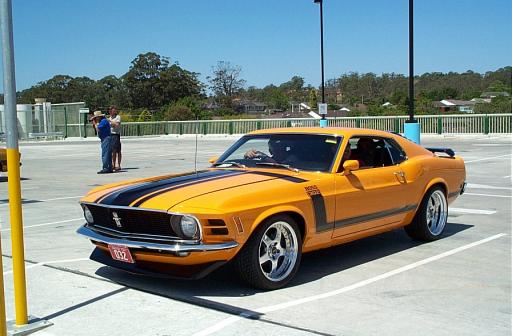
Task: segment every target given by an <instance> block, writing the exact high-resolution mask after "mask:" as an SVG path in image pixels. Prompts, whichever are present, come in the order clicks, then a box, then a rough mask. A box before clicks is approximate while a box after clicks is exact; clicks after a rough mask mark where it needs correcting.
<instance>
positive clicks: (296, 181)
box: [247, 171, 307, 183]
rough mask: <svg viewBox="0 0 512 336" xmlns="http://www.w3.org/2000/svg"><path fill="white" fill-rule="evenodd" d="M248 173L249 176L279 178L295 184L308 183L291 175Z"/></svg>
mask: <svg viewBox="0 0 512 336" xmlns="http://www.w3.org/2000/svg"><path fill="white" fill-rule="evenodd" d="M247 173H248V174H256V175H263V176H270V177H277V178H279V179H282V180H287V181H290V182H295V183H302V182H307V180H304V179H302V178H300V177H295V176H289V175H285V174H279V173H270V172H261V171H250V172H247Z"/></svg>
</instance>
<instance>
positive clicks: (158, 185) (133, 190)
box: [97, 170, 241, 206]
mask: <svg viewBox="0 0 512 336" xmlns="http://www.w3.org/2000/svg"><path fill="white" fill-rule="evenodd" d="M240 173H241V172H239V171H233V170H213V171H199V172H197V173H194V172H193V173H190V174H186V175H180V176H177V177H171V178H166V179H163V180H157V181H151V182H145V183H143V184H136V185H132V186H128V187H126V188H121V189H119V190H116V191H114V192H112V193H110V194H108V195H106V196H104V197H103V198H101V199H99V200H97V202H98V203H100V204H106V205H116V206H129V205H130V204H131V203H133V202H134V201H136V200H137V199H139V198H141V197H143V196H145V195H148V194H151V193H153V192H155V191H159V190H162V189H166V188H170V187H173V186H178V185H187V184H190V183H194V182H195V183H198V182H200V181H203V180H207V179H212V178H223V177H227V176H232V175H238V174H240Z"/></svg>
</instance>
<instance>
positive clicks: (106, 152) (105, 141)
mask: <svg viewBox="0 0 512 336" xmlns="http://www.w3.org/2000/svg"><path fill="white" fill-rule="evenodd" d="M92 125H93V126H94V128H95V129H96V132H97V133H98V138H100V140H101V162H102V163H103V168H102V169H101V170H100V171H99V172H98V174H108V173H112V149H111V146H110V141H111V138H110V123H109V122H108V120H107V119H105V114H103V113H102V112H101V111H94V116H93V117H92Z"/></svg>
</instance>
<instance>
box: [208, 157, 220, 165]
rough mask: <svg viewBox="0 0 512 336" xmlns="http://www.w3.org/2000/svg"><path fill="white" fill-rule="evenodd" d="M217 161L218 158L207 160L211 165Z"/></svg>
mask: <svg viewBox="0 0 512 336" xmlns="http://www.w3.org/2000/svg"><path fill="white" fill-rule="evenodd" d="M218 159H219V157H218V156H212V157H211V158H210V159H209V160H208V162H210V163H211V164H214V163H215V162H217V160H218Z"/></svg>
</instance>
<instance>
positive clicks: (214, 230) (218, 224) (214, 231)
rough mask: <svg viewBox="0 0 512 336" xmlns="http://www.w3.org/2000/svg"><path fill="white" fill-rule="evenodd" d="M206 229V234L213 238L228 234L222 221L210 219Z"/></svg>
mask: <svg viewBox="0 0 512 336" xmlns="http://www.w3.org/2000/svg"><path fill="white" fill-rule="evenodd" d="M205 229H206V233H207V234H210V235H212V236H225V235H227V234H228V228H227V227H226V223H225V222H224V221H223V220H222V219H209V220H208V225H207V226H206V227H205Z"/></svg>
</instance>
